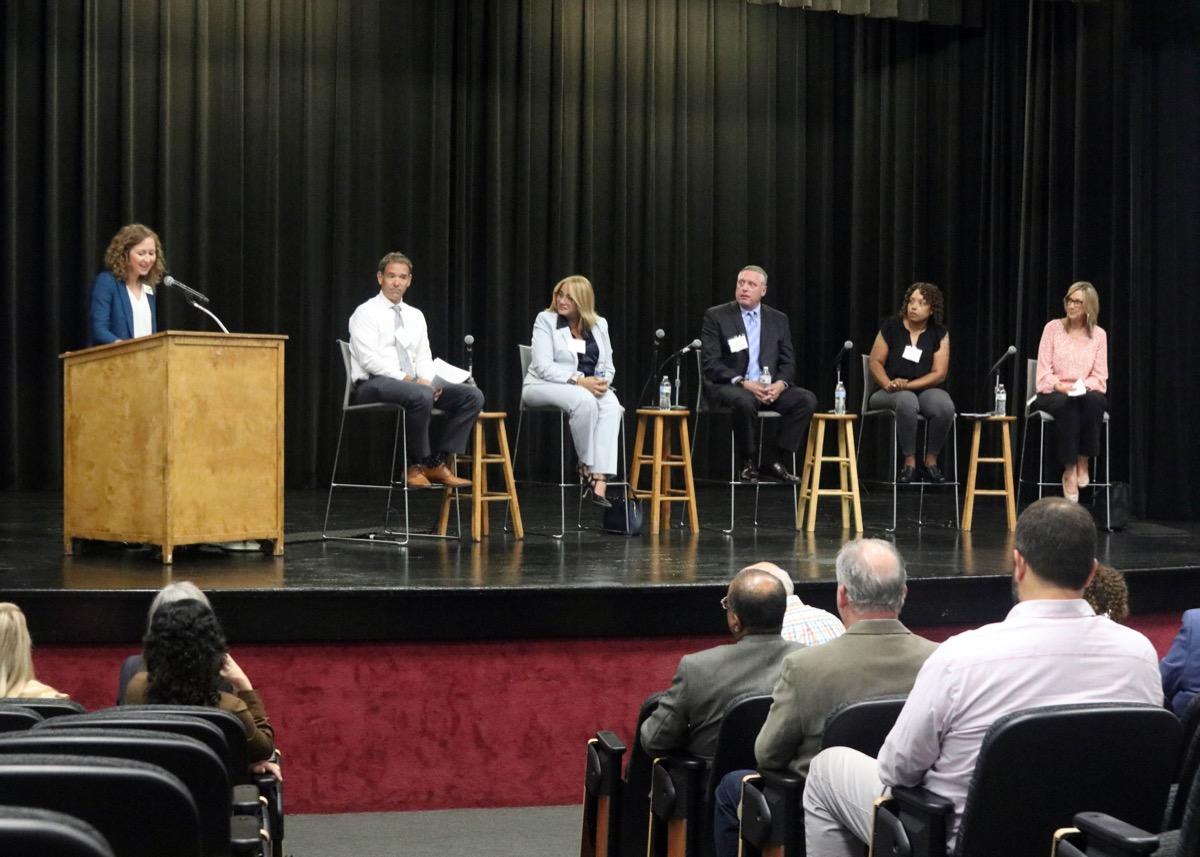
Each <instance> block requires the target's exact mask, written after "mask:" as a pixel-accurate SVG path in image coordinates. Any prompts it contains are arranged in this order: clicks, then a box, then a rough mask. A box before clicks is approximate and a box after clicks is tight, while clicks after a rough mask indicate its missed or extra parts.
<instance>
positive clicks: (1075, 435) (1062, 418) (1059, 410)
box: [1034, 390, 1108, 468]
mask: <svg viewBox="0 0 1200 857" xmlns="http://www.w3.org/2000/svg"><path fill="white" fill-rule="evenodd" d="M1034 407H1035V408H1037V409H1038V410H1039V411H1045V412H1046V413H1048V414H1049V415H1050V416H1052V417H1054V453H1055V455H1056V456H1057V458H1058V463H1059V464H1060V465H1061V466H1062V467H1064V468H1066V467H1074V466H1075V463H1076V460H1077V459H1078V458H1079V456H1081V455H1086V456H1087V457H1088V458H1093V457H1095V456H1096V454H1097V453H1099V452H1100V424H1101V423H1102V422H1103V421H1104V412H1105V411H1107V410H1108V399H1107V398H1106V397H1105V396H1104V394H1103V393H1097V392H1096V391H1095V390H1088V391H1087V392H1086V393H1084V394H1083V395H1082V396H1068V395H1067V394H1066V393H1039V394H1038V397H1037V401H1035V402H1034Z"/></svg>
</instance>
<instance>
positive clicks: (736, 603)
mask: <svg viewBox="0 0 1200 857" xmlns="http://www.w3.org/2000/svg"><path fill="white" fill-rule="evenodd" d="M786 609H787V593H786V592H784V589H783V584H782V583H780V582H779V579H778V578H776V577H775V575H773V574H771V573H770V572H769V571H764V570H763V569H761V568H755V567H754V566H750V567H749V568H743V569H742V570H741V571H739V572H738V573H737V575H736V576H735V577H734V578H733V582H731V583H730V584H729V610H730V612H732V613H734V614H735V615H736V616H737V618H738V620H739V621H740V623H741V626H742V628H743V629H744V630H745V631H746V632H747V633H752V634H770V633H773V634H778V633H779V631H780V629H781V628H782V627H783V614H784V611H785V610H786Z"/></svg>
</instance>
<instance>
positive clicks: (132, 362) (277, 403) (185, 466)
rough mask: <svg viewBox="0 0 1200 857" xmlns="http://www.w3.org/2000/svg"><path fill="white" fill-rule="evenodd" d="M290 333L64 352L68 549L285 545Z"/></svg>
mask: <svg viewBox="0 0 1200 857" xmlns="http://www.w3.org/2000/svg"><path fill="white" fill-rule="evenodd" d="M286 339H287V337H286V336H264V335H255V334H226V333H197V332H184V331H166V332H162V333H156V334H154V335H153V336H146V337H142V338H140V339H130V340H124V341H122V342H114V343H112V344H111V345H100V346H97V347H95V348H89V349H87V350H85V351H71V352H67V353H66V354H62V355H60V357H61V358H62V361H63V547H64V549H65V551H66V553H68V554H69V553H71V551H72V547H73V539H79V538H84V539H104V540H108V541H121V542H145V543H147V544H155V545H160V546H161V547H162V561H163V562H164V563H170V562H171V554H172V552H173V551H174V548H175V546H176V545H181V544H194V543H196V542H226V541H241V540H255V539H257V540H261V541H263V542H264V543H267V542H269V543H272V545H273V551H274V554H275V555H276V556H279V555H280V554H282V553H283V343H284V341H285V340H286ZM264 547H266V545H265V544H264Z"/></svg>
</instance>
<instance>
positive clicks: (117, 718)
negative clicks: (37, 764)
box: [35, 705, 284, 853]
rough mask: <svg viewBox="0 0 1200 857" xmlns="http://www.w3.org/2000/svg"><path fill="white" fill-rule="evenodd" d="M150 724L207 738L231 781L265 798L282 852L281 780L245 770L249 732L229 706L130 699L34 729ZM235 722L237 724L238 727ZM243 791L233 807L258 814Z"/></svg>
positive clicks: (272, 837) (270, 825)
mask: <svg viewBox="0 0 1200 857" xmlns="http://www.w3.org/2000/svg"><path fill="white" fill-rule="evenodd" d="M77 727H83V728H94V729H113V728H116V729H149V730H152V731H153V730H159V731H164V732H173V733H175V734H178V735H187V736H188V737H190V738H194V739H196V740H199V741H201V742H203V743H204V744H205V745H206V746H207V747H209V749H211V750H212V751H213V752H215V753H216V754H217V756H218V757H219V758H221V759H222V760H224V761H225V764H226V770H227V771H228V774H229V778H230V782H232V783H233V784H234V785H241V784H247V783H248V784H251V785H253V786H255V787H256V788H257V789H258V791H259V793H260V794H261V795H262V796H263V797H264V798H265V799H266V801H267V809H268V816H267V825H266V828H267V831H268V835H269V838H270V840H271V842H272V843H273V844H274V848H275V850H276V852H277V853H282V843H283V833H284V810H283V784H282V783H281V782H280V781H279V780H277V779H275V778H274V777H272V776H270V775H269V774H261V775H255V774H249V773H247V762H246V735H245V732H244V731H243V730H242V724H241V721H239V720H238V719H237V717H235V716H234V715H232V714H230V713H229V712H228V711H221V710H220V709H217V708H208V707H206V706H190V705H126V706H121V707H119V708H102V709H100V710H98V711H93V712H92V713H90V714H86V715H79V716H76V717H62V718H55V719H54V720H47V721H45V722H43V723H40V724H38V726H37V727H36V729H35V731H37V730H46V729H51V730H53V729H61V728H67V729H73V728H77ZM235 727H236V728H235ZM243 797H244V796H243V795H241V794H239V795H238V796H237V800H235V809H236V810H237V811H238V812H239V813H240V814H254V813H257V810H258V802H257V801H252V802H251V803H249V804H247V803H246V802H245V801H244V800H243V799H242V798H243Z"/></svg>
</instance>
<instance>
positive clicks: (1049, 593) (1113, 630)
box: [804, 497, 1162, 857]
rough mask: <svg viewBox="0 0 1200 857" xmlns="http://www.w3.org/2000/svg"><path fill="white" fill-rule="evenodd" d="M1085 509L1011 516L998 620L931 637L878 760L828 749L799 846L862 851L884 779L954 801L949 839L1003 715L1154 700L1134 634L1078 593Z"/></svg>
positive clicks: (1051, 502)
mask: <svg viewBox="0 0 1200 857" xmlns="http://www.w3.org/2000/svg"><path fill="white" fill-rule="evenodd" d="M1095 557H1096V526H1095V524H1094V523H1092V517H1091V515H1090V514H1088V512H1087V510H1085V509H1083V508H1082V507H1080V506H1079V505H1077V504H1075V503H1072V502H1070V501H1069V500H1064V499H1063V498H1061V497H1046V498H1044V499H1041V500H1038V501H1037V502H1036V503H1034V504H1033V505H1031V506H1030V507H1029V508H1028V509H1026V510H1025V511H1024V512H1023V513H1022V514H1021V517H1020V518H1019V519H1018V521H1017V532H1016V536H1015V547H1014V549H1013V592H1014V594H1015V596H1016V601H1017V604H1016V606H1014V607H1013V608H1012V609H1011V610H1010V611H1009V613H1008V616H1007V617H1005V619H1004V621H1003V622H996V623H993V624H991V625H985V626H983V627H982V628H977V629H975V630H973V631H966V632H965V633H962V634H958V635H956V636H954V637H951V638H950V639H949V640H947V641H946V642H944V643H942V644H941V646H939V647H938V649H937V650H936V651H935V652H934V653H933V654H932V655H930V656H929V659H928V660H927V661H925V665H924V666H923V667H921V671H920V673H918V675H917V680H916V683H915V684H914V685H913V689H912V692H911V693H909V695H908V701H907V702H906V703H905V705H904V709H903V711H901V712H900V718H899V720H898V721H897V722H896V725H895V727H894V728H893V729H892V731H891V733H890V734H889V735H888V737H887V740H886V741H885V742H884V744H883V747H882V749H881V750H880V751H879V758H878V759H872V758H871V757H870V756H866V755H864V754H863V753H859V752H858V751H856V750H851V749H849V748H847V747H830V748H829V749H828V750H822V751H821V752H820V753H818V754H817V755H816V757H815V758H814V759H813V760H812V763H811V764H810V765H809V772H808V781H807V782H806V783H805V787H804V823H805V839H806V842H807V845H808V849H807V850H808V853H809V854H812V855H818V854H819V855H821V857H842V855H859V854H864V853H866V847H865V845H864V843H866V842H867V841H868V839H869V838H870V832H871V822H872V813H873V808H874V801H875V799H876V798H878V797H880V796H881V795H885V794H886V793H887V791H888V788H889V787H891V786H897V785H900V786H918V785H919V786H921V787H923V788H926V789H929V790H930V791H932V792H935V793H936V794H939V795H942V796H943V797H945V798H948V799H949V800H952V801H953V802H954V817H953V818H952V819H950V822H949V823H948V824H947V838H948V842H947V843H946V847H947V849H948V850H953V846H954V838H955V836H956V834H957V832H958V824H959V821H960V820H961V818H962V811H963V805H964V804H965V803H966V797H967V787H968V785H969V784H970V781H971V775H972V773H973V772H974V770H975V762H976V760H977V759H978V758H979V748H980V745H981V744H982V743H983V738H984V735H985V734H986V733H987V731H988V727H990V726H991V725H992V723H993V722H994V721H995V720H996V719H998V718H999V717H1001V716H1003V715H1005V714H1008V713H1010V712H1013V711H1020V710H1022V709H1026V708H1037V707H1040V706H1046V705H1060V704H1061V705H1065V704H1072V703H1084V702H1135V703H1139V702H1140V703H1150V704H1152V705H1162V687H1161V685H1160V684H1159V680H1158V660H1157V656H1156V654H1155V651H1154V646H1152V645H1151V644H1150V641H1149V640H1147V639H1146V638H1145V637H1144V636H1142V635H1141V634H1139V633H1138V632H1137V631H1134V630H1133V629H1131V628H1125V627H1123V626H1121V625H1118V624H1117V623H1115V622H1113V621H1112V620H1111V619H1109V618H1107V617H1105V616H1097V615H1096V614H1095V612H1094V611H1093V610H1092V608H1091V607H1090V606H1089V605H1088V603H1087V601H1085V600H1084V598H1083V590H1084V589H1085V588H1086V587H1087V584H1088V582H1089V581H1090V580H1091V579H1092V575H1093V574H1094V573H1095V568H1096V559H1095Z"/></svg>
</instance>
